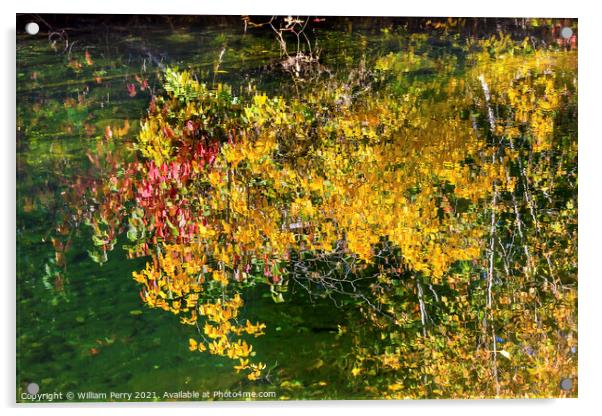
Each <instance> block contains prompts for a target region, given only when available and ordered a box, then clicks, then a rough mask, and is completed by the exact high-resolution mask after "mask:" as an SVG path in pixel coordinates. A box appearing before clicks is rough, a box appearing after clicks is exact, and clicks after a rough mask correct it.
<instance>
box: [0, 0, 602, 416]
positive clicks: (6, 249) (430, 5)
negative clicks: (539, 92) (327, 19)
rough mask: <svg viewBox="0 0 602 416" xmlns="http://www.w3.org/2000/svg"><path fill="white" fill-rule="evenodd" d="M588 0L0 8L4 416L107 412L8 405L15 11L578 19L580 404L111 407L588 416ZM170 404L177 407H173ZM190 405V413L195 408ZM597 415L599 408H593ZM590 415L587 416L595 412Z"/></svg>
mask: <svg viewBox="0 0 602 416" xmlns="http://www.w3.org/2000/svg"><path fill="white" fill-rule="evenodd" d="M593 3H594V2H593V1H592V2H587V3H586V2H585V1H583V2H579V1H572V2H567V1H566V0H565V1H557V0H547V1H525V0H501V1H489V2H485V1H463V2H459V1H449V0H448V1H444V0H440V1H428V0H422V1H412V2H402V1H398V2H393V1H392V0H390V1H384V0H369V1H366V2H352V1H349V0H347V1H343V0H335V1H332V0H331V1H329V0H299V1H298V2H295V3H291V2H284V1H264V0H247V1H243V0H235V1H202V0H196V1H194V0H190V1H183V0H169V1H157V0H127V1H123V0H121V1H120V0H104V1H85V0H78V1H71V0H59V1H54V2H53V1H48V0H28V1H27V2H14V1H10V0H9V1H6V0H5V1H4V2H3V3H2V6H0V7H1V8H2V13H1V14H0V19H2V29H3V32H2V34H3V35H4V36H3V58H4V59H2V61H1V62H2V64H0V71H1V73H2V75H1V76H0V80H1V82H2V88H1V89H0V91H2V97H1V98H0V117H2V118H1V123H0V126H2V127H3V130H2V131H3V132H4V135H3V137H2V139H0V142H1V143H2V151H0V154H1V155H2V157H3V159H4V160H3V162H4V163H2V164H1V165H0V166H1V167H2V171H1V174H2V180H0V195H1V196H2V198H1V199H0V201H1V203H0V209H1V210H2V216H1V218H2V220H3V221H2V226H3V229H2V235H3V240H2V247H1V249H0V256H1V257H0V259H1V262H0V265H1V266H3V269H4V270H6V272H5V273H3V276H2V279H1V280H2V283H3V286H2V291H1V292H2V312H3V313H2V317H3V319H2V323H1V325H2V330H3V331H2V332H3V334H4V337H2V341H1V342H0V349H1V350H2V354H1V358H2V361H3V365H2V366H0V368H1V369H2V371H3V373H4V377H3V378H2V381H1V385H0V392H1V395H2V400H1V401H0V406H2V407H5V408H6V410H8V412H7V413H8V414H13V412H15V413H16V412H19V414H21V413H22V414H30V413H36V412H37V413H43V414H45V415H46V414H49V415H55V414H56V415H82V414H98V413H99V411H102V410H103V409H107V408H108V406H107V405H89V404H88V405H79V406H69V405H56V406H55V407H48V406H45V407H40V406H38V407H35V406H18V407H16V405H14V398H15V374H14V373H15V283H14V279H15V233H14V230H15V207H14V204H15V130H14V126H15V14H16V13H28V12H29V13H94V14H96V13H106V14H111V13H123V14H129V13H131V14H234V15H240V14H267V15H271V14H301V15H306V14H307V15H366V16H471V17H472V16H498V17H525V16H537V17H577V18H579V133H580V134H579V158H580V160H579V178H580V179H579V188H580V189H579V225H580V227H579V276H580V284H579V363H580V365H579V399H567V400H531V401H528V400H505V401H491V400H480V401H452V400H445V401H413V402H381V401H379V402H374V401H370V402H367V401H341V402H285V403H282V402H271V403H211V404H207V403H186V404H177V405H176V404H144V405H140V404H137V405H135V404H132V405H128V404H118V405H113V406H110V411H111V412H112V413H114V414H115V415H126V414H127V415H129V414H131V413H132V411H134V409H138V408H140V407H143V408H144V409H143V410H136V413H138V412H144V413H145V414H148V415H159V414H160V415H164V414H165V413H172V412H174V411H178V412H186V413H210V414H213V413H216V414H217V413H220V414H223V413H224V412H226V413H235V412H236V413H244V414H245V415H247V414H261V415H282V414H286V415H304V416H307V414H308V413H316V412H318V413H327V412H328V413H332V412H336V413H348V414H351V415H360V414H361V415H363V414H365V413H366V412H369V411H372V409H374V411H376V412H378V414H379V416H380V414H395V415H400V414H404V413H405V414H415V413H419V414H420V415H421V416H422V415H424V414H438V415H441V414H445V415H446V416H448V415H455V414H458V415H462V416H465V415H472V414H475V415H481V416H483V415H487V416H492V415H498V414H499V415H504V416H508V414H515V413H518V414H522V413H526V412H533V413H535V412H536V413H542V414H545V415H546V416H548V415H565V416H566V415H567V414H569V413H572V414H574V415H577V414H592V413H594V412H592V409H594V408H595V407H598V406H596V405H598V397H600V396H601V395H600V392H599V391H598V390H599V388H600V387H602V382H601V381H600V380H601V367H600V358H599V357H600V356H601V354H602V349H601V346H602V342H601V341H602V337H601V336H600V331H601V330H602V324H601V323H600V321H599V319H600V317H601V314H600V307H599V305H600V303H601V302H600V300H599V298H600V295H601V294H602V272H601V268H600V265H599V263H598V262H597V261H596V260H597V259H598V258H600V251H601V250H602V247H601V245H600V244H599V242H600V236H601V235H602V230H601V227H600V223H601V221H600V218H601V215H602V205H601V198H600V190H601V189H602V187H601V186H600V178H601V175H600V168H599V167H600V166H601V165H602V152H601V143H602V132H601V125H600V124H601V123H600V119H601V116H600V112H601V110H600V108H601V107H602V106H601V102H602V91H601V90H600V75H599V74H600V72H601V69H602V66H601V62H600V52H599V51H600V50H601V49H602V48H601V47H600V44H601V41H602V25H601V24H600V23H601V21H600V18H601V17H602V16H600V14H598V13H596V11H597V10H596V9H595V6H593V5H592V4H593ZM174 407H181V408H179V409H174ZM197 408H198V409H197ZM598 412H599V410H598ZM598 412H595V413H598Z"/></svg>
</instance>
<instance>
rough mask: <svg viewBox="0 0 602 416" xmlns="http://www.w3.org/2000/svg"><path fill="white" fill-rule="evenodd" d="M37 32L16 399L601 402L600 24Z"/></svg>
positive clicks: (25, 79)
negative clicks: (583, 109) (588, 391)
mask: <svg viewBox="0 0 602 416" xmlns="http://www.w3.org/2000/svg"><path fill="white" fill-rule="evenodd" d="M17 28H18V34H17V45H16V48H17V138H16V140H17V146H16V148H17V172H16V174H17V201H16V202H17V230H16V233H17V401H18V402H23V403H30V402H50V401H53V402H61V401H66V402H88V401H99V402H109V401H175V400H198V401H209V400H245V399H251V400H299V399H325V400H328V399H339V400H340V399H431V398H458V399H459V398H558V397H576V396H577V243H576V241H577V49H578V45H577V44H578V24H577V21H576V20H574V19H573V20H572V19H543V18H541V19H540V18H511V19H501V18H487V19H485V18H449V19H447V18H427V17H419V18H402V17H400V18H390V17H389V18H377V17H321V16H274V17H266V16H157V15H153V16H140V15H137V16H133V15H111V16H109V15H18V16H17Z"/></svg>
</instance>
